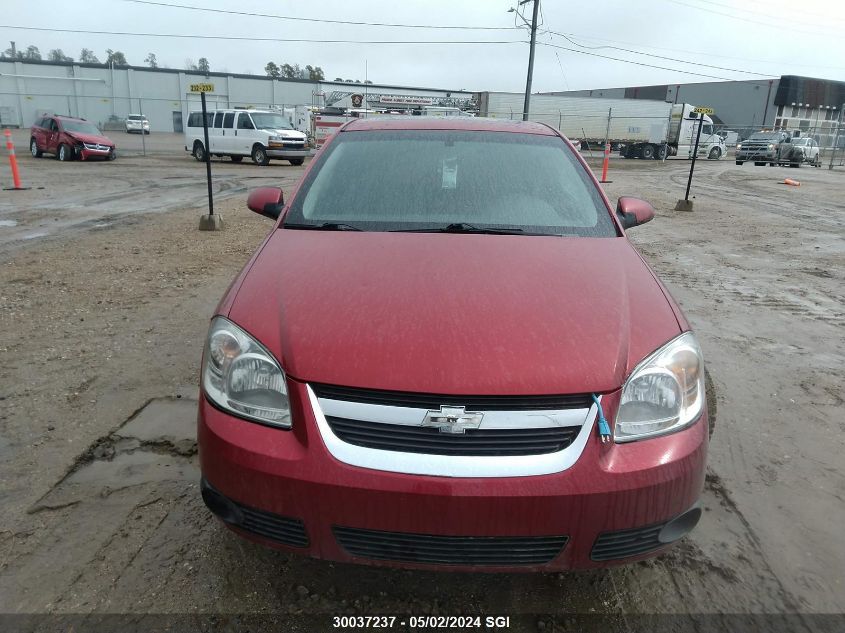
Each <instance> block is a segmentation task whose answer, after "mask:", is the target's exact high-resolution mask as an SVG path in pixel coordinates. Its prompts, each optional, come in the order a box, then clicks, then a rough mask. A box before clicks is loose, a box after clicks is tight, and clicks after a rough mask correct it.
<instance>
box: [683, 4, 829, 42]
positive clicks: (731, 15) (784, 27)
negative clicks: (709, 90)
mask: <svg viewBox="0 0 845 633" xmlns="http://www.w3.org/2000/svg"><path fill="white" fill-rule="evenodd" d="M668 1H669V2H671V3H673V4H677V5H680V6H682V7H689V8H691V9H697V10H698V11H704V12H705V13H713V14H715V15H722V16H725V17H728V18H731V19H732V20H742V21H743V22H750V23H751V24H757V25H760V26H767V27H769V28H774V29H778V30H781V31H789V32H790V33H804V34H806V35H815V36H816V37H819V36H824V35H826V34H825V33H823V32H821V31H805V30H801V29H796V28H795V27H793V26H790V25H789V24H773V23H771V22H761V21H760V20H752V19H751V18H745V17H742V16H741V15H736V14H735V13H725V12H724V11H717V10H716V9H708V8H707V7H701V6H698V5H696V4H688V3H686V2H681V1H680V0H668Z"/></svg>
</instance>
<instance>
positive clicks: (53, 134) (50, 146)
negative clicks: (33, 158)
mask: <svg viewBox="0 0 845 633" xmlns="http://www.w3.org/2000/svg"><path fill="white" fill-rule="evenodd" d="M58 147H59V122H58V121H56V119H53V118H50V119H48V120H47V125H46V126H45V130H44V151H45V152H49V153H50V154H55V153H56V151H57V150H58Z"/></svg>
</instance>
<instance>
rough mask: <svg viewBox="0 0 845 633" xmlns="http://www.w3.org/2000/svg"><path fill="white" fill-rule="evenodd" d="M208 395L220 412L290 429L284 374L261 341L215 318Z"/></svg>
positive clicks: (206, 366)
mask: <svg viewBox="0 0 845 633" xmlns="http://www.w3.org/2000/svg"><path fill="white" fill-rule="evenodd" d="M202 386H203V389H204V390H205V393H206V395H207V396H208V397H209V398H210V399H211V400H212V401H213V402H214V403H215V404H216V405H217V406H219V407H220V408H221V409H225V410H226V411H229V412H231V413H233V414H234V415H236V416H238V417H241V418H245V419H247V420H254V421H255V422H261V423H263V424H269V425H272V426H279V427H282V428H286V429H289V428H290V426H291V417H290V406H289V404H288V391H287V385H286V384H285V374H284V372H282V369H281V367H280V366H279V363H278V362H276V359H274V358H273V355H272V354H270V352H268V351H267V350H266V349H265V348H264V347H263V346H262V345H261V344H260V343H259V342H258V341H256V340H255V339H253V338H252V337H251V336H249V335H248V334H247V333H246V332H244V331H243V330H242V329H240V328H239V327H238V326H237V325H235V324H234V323H232V322H231V321H229V320H228V319H224V318H223V317H215V318H214V320H212V322H211V328H210V329H209V331H208V341H207V342H206V346H205V356H204V359H203V368H202Z"/></svg>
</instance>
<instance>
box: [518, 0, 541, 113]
mask: <svg viewBox="0 0 845 633" xmlns="http://www.w3.org/2000/svg"><path fill="white" fill-rule="evenodd" d="M527 2H530V0H522V2H520V3H519V4H525V3H527ZM539 11H540V0H534V16H533V17H532V19H531V48H530V50H529V53H528V78H527V79H526V81H525V105H523V106H522V120H523V121H527V120H528V108H529V107H530V105H531V78H532V77H533V76H534V44H535V43H536V42H537V14H538V13H539Z"/></svg>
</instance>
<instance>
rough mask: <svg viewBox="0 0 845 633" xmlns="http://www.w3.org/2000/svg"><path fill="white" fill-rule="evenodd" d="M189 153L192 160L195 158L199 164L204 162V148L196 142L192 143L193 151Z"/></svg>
mask: <svg viewBox="0 0 845 633" xmlns="http://www.w3.org/2000/svg"><path fill="white" fill-rule="evenodd" d="M191 153H192V154H193V155H194V158H196V159H197V160H198V161H199V162H201V163H204V162H205V146H204V145H203V144H202V143H200V142H199V141H196V142H195V143H194V151H193V152H191Z"/></svg>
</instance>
